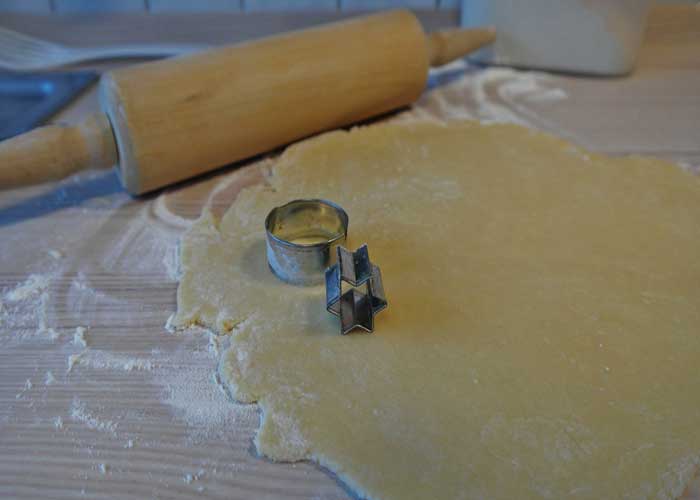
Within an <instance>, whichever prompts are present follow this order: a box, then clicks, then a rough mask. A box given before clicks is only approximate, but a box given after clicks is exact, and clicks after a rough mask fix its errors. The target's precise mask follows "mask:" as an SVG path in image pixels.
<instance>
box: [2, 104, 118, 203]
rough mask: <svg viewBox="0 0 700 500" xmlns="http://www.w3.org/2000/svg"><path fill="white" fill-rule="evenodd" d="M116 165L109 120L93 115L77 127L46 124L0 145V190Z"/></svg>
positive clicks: (97, 114)
mask: <svg viewBox="0 0 700 500" xmlns="http://www.w3.org/2000/svg"><path fill="white" fill-rule="evenodd" d="M116 164H117V147H116V144H115V141H114V135H113V134H112V128H111V126H110V124H109V120H108V119H107V116H106V115H104V114H103V113H95V114H93V115H90V116H88V117H87V118H85V119H84V120H83V121H82V122H80V123H78V124H77V125H72V126H69V125H48V126H45V127H40V128H38V129H35V130H32V131H31V132H27V133H26V134H22V135H19V136H17V137H13V138H11V139H7V140H6V141H3V142H0V189H9V188H14V187H20V186H28V185H31V184H37V183H41V182H46V181H56V180H60V179H63V178H65V177H67V176H69V175H70V174H73V173H75V172H78V171H80V170H85V169H89V168H110V167H112V166H114V165H116Z"/></svg>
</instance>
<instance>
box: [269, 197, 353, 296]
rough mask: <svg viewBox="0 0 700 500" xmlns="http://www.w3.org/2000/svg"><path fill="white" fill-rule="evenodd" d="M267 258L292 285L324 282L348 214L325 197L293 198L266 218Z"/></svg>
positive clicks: (344, 232)
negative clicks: (317, 198)
mask: <svg viewBox="0 0 700 500" xmlns="http://www.w3.org/2000/svg"><path fill="white" fill-rule="evenodd" d="M265 230H266V232H267V238H266V240H267V262H268V264H269V265H270V269H272V272H273V273H274V274H275V276H277V277H278V278H280V279H281V280H283V281H286V282H288V283H292V284H295V285H315V284H320V283H323V276H324V271H325V270H326V268H327V267H328V266H329V265H330V264H331V260H332V258H333V257H334V256H335V249H336V247H338V245H342V244H344V243H345V239H346V238H347V234H348V214H346V213H345V210H343V209H342V208H340V207H339V206H338V205H336V204H335V203H332V202H330V201H326V200H294V201H290V202H289V203H287V204H286V205H282V206H280V207H276V208H274V209H272V211H271V212H270V213H269V214H268V216H267V218H266V219H265Z"/></svg>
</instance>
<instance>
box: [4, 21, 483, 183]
mask: <svg viewBox="0 0 700 500" xmlns="http://www.w3.org/2000/svg"><path fill="white" fill-rule="evenodd" d="M494 36H495V35H494V32H493V30H489V29H472V30H450V31H443V32H438V33H434V34H432V35H429V36H427V37H426V35H425V34H424V33H423V30H422V29H421V26H420V24H419V22H418V20H417V19H416V17H415V16H414V15H413V14H411V13H410V12H408V11H393V12H388V13H382V14H376V15H372V16H367V17H363V18H357V19H354V20H350V21H345V22H340V23H334V24H329V25H325V26H322V27H318V28H313V29H307V30H303V31H299V32H295V33H288V34H283V35H279V36H274V37H270V38H265V39H261V40H257V41H253V42H249V43H242V44H238V45H235V46H230V47H224V48H219V49H214V50H210V51H206V52H201V53H198V54H193V55H189V56H183V57H178V58H173V59H166V60H162V61H157V62H151V63H145V64H141V65H136V66H131V67H127V68H124V69H119V70H116V71H112V72H109V73H106V74H105V75H103V77H102V79H101V81H100V89H99V90H100V104H101V108H102V112H101V113H97V114H95V115H92V116H90V117H88V118H87V119H86V120H85V121H83V122H82V123H80V124H78V125H76V126H62V125H51V126H46V127H41V128H38V129H36V130H33V131H31V132H28V133H26V134H24V135H21V136H18V137H15V138H12V139H9V140H7V141H4V142H2V143H0V187H2V188H9V187H15V186H22V185H27V184H34V183H38V182H43V181H48V180H57V179H60V178H63V177H66V176H67V175H69V174H71V173H73V172H76V171H78V170H82V169H86V168H103V167H104V168H107V167H112V166H115V165H118V168H119V172H120V176H121V179H122V182H123V184H124V186H125V187H126V189H127V190H128V191H129V192H130V193H132V194H135V195H138V194H142V193H146V192H148V191H152V190H154V189H157V188H160V187H163V186H166V185H168V184H172V183H174V182H178V181H181V180H183V179H187V178H189V177H192V176H195V175H198V174H201V173H203V172H207V171H209V170H212V169H214V168H217V167H221V166H223V165H226V164H228V163H231V162H234V161H237V160H241V159H243V158H247V157H250V156H254V155H256V154H260V153H262V152H265V151H269V150H271V149H274V148H276V147H279V146H281V145H284V144H288V143H290V142H292V141H294V140H296V139H300V138H302V137H306V136H309V135H311V134H314V133H317V132H321V131H324V130H329V129H333V128H337V127H341V126H344V125H349V124H351V123H354V122H357V121H360V120H363V119H366V118H368V117H370V116H374V115H378V114H381V113H385V112H387V111H390V110H392V109H396V108H399V107H402V106H406V105H408V104H410V103H412V102H413V101H415V100H416V99H417V98H418V97H419V96H420V94H421V93H422V91H423V89H424V88H425V84H426V79H427V74H428V67H429V65H432V66H436V65H441V64H445V63H446V62H449V61H451V60H453V59H456V58H458V57H461V56H464V55H466V54H467V53H469V52H472V51H473V50H475V49H477V48H479V47H481V46H482V45H484V44H486V43H490V42H491V41H493V39H494Z"/></svg>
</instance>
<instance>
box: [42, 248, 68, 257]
mask: <svg viewBox="0 0 700 500" xmlns="http://www.w3.org/2000/svg"><path fill="white" fill-rule="evenodd" d="M46 253H48V254H49V256H50V257H51V258H52V259H56V260H60V259H62V258H63V257H64V255H63V253H61V252H60V251H58V250H54V249H52V248H51V249H49V250H47V251H46Z"/></svg>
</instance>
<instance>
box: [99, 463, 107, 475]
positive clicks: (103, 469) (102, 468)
mask: <svg viewBox="0 0 700 500" xmlns="http://www.w3.org/2000/svg"><path fill="white" fill-rule="evenodd" d="M97 470H99V471H100V474H107V471H108V470H109V466H108V465H107V464H99V465H98V466H97Z"/></svg>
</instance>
